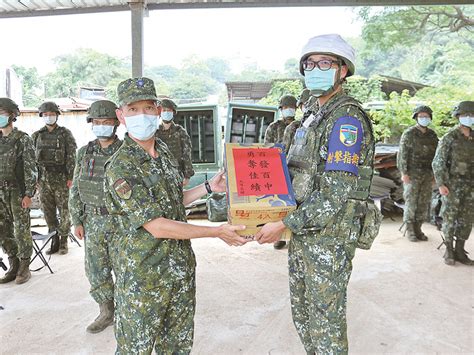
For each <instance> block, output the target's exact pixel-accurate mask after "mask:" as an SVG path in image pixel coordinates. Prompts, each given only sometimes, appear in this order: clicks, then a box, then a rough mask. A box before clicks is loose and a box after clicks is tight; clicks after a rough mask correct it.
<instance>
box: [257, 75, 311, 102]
mask: <svg viewBox="0 0 474 355" xmlns="http://www.w3.org/2000/svg"><path fill="white" fill-rule="evenodd" d="M301 91H303V83H302V82H301V80H288V81H282V80H276V81H274V82H273V84H272V88H271V89H270V92H269V93H268V94H267V96H265V97H264V98H263V99H261V100H260V103H261V104H263V105H270V106H278V103H279V101H280V97H282V96H283V95H293V96H295V97H296V98H297V97H298V96H299V95H300V94H301Z"/></svg>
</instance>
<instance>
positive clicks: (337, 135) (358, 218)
mask: <svg viewBox="0 0 474 355" xmlns="http://www.w3.org/2000/svg"><path fill="white" fill-rule="evenodd" d="M348 129H349V131H350V132H351V134H349V135H348V136H347V137H349V138H347V139H349V140H348V141H347V142H346V143H347V147H346V143H345V141H343V139H344V140H345V139H346V136H344V132H346V131H347V130H348ZM339 140H340V142H339ZM338 145H339V146H340V147H341V148H339V149H336V148H337V147H338ZM348 146H350V148H348ZM374 149H375V148H374V137H373V133H372V127H371V122H370V120H369V119H368V118H367V116H366V114H365V113H364V112H363V110H362V109H361V107H360V106H359V105H358V104H357V103H356V102H355V101H354V100H353V99H351V98H349V97H348V96H346V95H344V94H341V93H340V94H336V95H334V96H333V97H331V98H330V99H329V100H328V102H326V103H325V104H324V105H323V106H322V107H321V108H320V110H319V111H318V112H317V113H316V115H314V116H310V117H308V118H307V119H306V120H305V121H304V122H303V123H302V126H301V127H300V128H299V129H298V130H297V131H296V134H295V138H294V140H293V144H292V145H291V147H290V151H289V154H288V166H289V171H290V176H291V178H292V183H293V187H294V190H295V197H296V200H297V202H298V208H297V209H296V210H295V211H294V212H292V213H290V214H289V215H288V216H287V217H285V219H284V220H283V223H284V224H285V225H286V226H287V227H288V228H289V229H290V230H291V231H292V232H293V238H292V239H291V241H290V246H289V251H288V260H289V275H290V296H291V309H292V314H293V321H294V324H295V326H296V330H297V332H298V334H299V336H300V338H301V341H302V343H303V345H304V347H305V349H306V351H307V353H308V354H313V353H316V354H345V353H347V352H348V343H347V325H346V298H347V296H346V290H347V284H348V282H349V278H350V275H351V271H352V259H353V257H354V254H355V249H356V246H357V245H358V239H359V238H360V235H361V227H362V223H363V222H362V219H363V217H362V216H363V215H364V213H365V211H366V208H367V198H368V193H369V188H370V184H371V179H372V175H373V156H374Z"/></svg>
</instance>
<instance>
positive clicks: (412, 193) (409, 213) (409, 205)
mask: <svg viewBox="0 0 474 355" xmlns="http://www.w3.org/2000/svg"><path fill="white" fill-rule="evenodd" d="M432 183H433V175H432V174H429V173H427V174H424V175H422V176H417V177H412V176H410V183H408V184H403V199H404V200H405V209H404V211H403V222H405V223H415V222H420V223H422V222H426V221H428V220H429V211H430V202H431V195H432V192H433V187H432Z"/></svg>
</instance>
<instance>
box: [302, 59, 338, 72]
mask: <svg viewBox="0 0 474 355" xmlns="http://www.w3.org/2000/svg"><path fill="white" fill-rule="evenodd" d="M333 64H337V65H341V61H340V60H331V59H322V60H318V61H317V62H313V61H312V60H305V61H303V69H304V70H306V71H311V70H313V69H314V68H316V67H318V68H319V70H322V71H327V70H329V69H331V67H332V65H333Z"/></svg>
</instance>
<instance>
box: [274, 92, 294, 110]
mask: <svg viewBox="0 0 474 355" xmlns="http://www.w3.org/2000/svg"><path fill="white" fill-rule="evenodd" d="M296 103H297V100H296V97H294V96H293V95H283V96H282V97H280V101H279V102H278V105H279V106H278V108H280V109H281V108H282V107H283V106H290V107H296Z"/></svg>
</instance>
